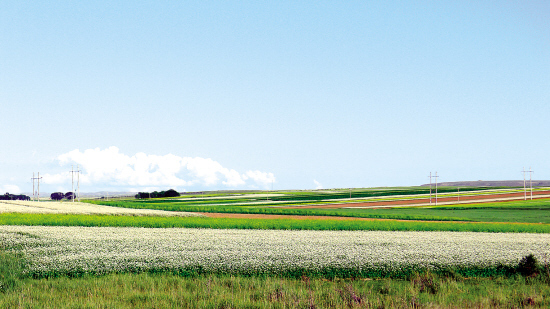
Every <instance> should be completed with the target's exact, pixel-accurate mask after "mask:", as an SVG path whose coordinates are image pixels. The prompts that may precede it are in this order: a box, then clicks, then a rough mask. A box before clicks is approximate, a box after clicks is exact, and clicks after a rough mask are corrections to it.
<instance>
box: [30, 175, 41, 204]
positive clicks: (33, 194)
mask: <svg viewBox="0 0 550 309" xmlns="http://www.w3.org/2000/svg"><path fill="white" fill-rule="evenodd" d="M31 179H32V199H33V200H34V197H35V194H37V196H36V201H37V202H40V179H42V177H40V172H38V177H34V173H32V178H31ZM35 179H36V180H37V182H38V193H36V192H35V191H34V180H35Z"/></svg>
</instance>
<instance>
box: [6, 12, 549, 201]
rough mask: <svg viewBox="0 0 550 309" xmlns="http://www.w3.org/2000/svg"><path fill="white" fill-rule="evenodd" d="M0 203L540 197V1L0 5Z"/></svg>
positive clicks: (545, 51)
mask: <svg viewBox="0 0 550 309" xmlns="http://www.w3.org/2000/svg"><path fill="white" fill-rule="evenodd" d="M0 29H2V30H1V31H0V46H1V47H0V112H1V114H2V117H0V118H1V119H0V138H1V140H2V148H1V151H0V191H10V192H13V193H15V192H30V191H32V182H31V180H30V178H31V177H32V173H33V172H40V173H41V175H44V177H45V178H44V179H43V182H42V184H41V190H44V191H45V192H53V191H58V190H60V191H68V190H70V188H71V183H70V174H69V172H68V171H69V170H70V169H71V165H76V164H79V165H80V166H81V167H82V174H81V175H82V177H83V178H82V180H83V183H82V184H81V190H83V191H89V192H93V191H99V190H109V191H127V190H134V191H138V190H146V189H166V188H170V187H175V188H177V189H178V190H181V191H184V190H186V191H193V190H217V189H249V188H260V189H270V188H271V187H272V186H273V188H274V189H314V188H317V187H324V188H343V187H373V186H394V185H419V184H423V183H427V182H428V181H429V179H428V177H427V176H428V175H429V172H430V171H431V172H435V171H438V174H439V175H440V176H441V177H440V181H459V180H478V179H483V180H503V179H522V177H523V176H522V174H521V173H520V171H521V169H522V168H523V167H524V166H525V167H526V168H528V167H529V166H531V167H532V168H533V170H534V171H535V173H534V174H533V176H534V178H535V179H550V161H549V158H550V157H549V154H550V143H549V142H548V132H550V124H549V121H548V118H549V116H550V3H549V2H547V1H393V2H390V1H347V2H344V3H343V2H342V1H302V2H298V1H249V2H248V1H163V2H161V1H115V2H112V1H90V2H86V3H81V2H74V1H2V3H0Z"/></svg>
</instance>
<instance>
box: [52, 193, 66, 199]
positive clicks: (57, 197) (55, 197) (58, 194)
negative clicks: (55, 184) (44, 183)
mask: <svg viewBox="0 0 550 309" xmlns="http://www.w3.org/2000/svg"><path fill="white" fill-rule="evenodd" d="M64 197H65V194H63V192H54V193H52V194H50V198H51V199H52V200H55V201H59V200H62V199H63V198H64Z"/></svg>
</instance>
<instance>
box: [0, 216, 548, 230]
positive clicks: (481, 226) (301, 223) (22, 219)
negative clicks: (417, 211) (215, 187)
mask: <svg viewBox="0 0 550 309" xmlns="http://www.w3.org/2000/svg"><path fill="white" fill-rule="evenodd" d="M0 225H46V226H121V227H152V228H171V227H186V228H214V229H276V230H348V231H354V230H367V231H456V232H492V233H550V225H549V224H533V223H485V222H428V221H413V220H410V221H397V220H330V219H326V220H324V219H315V220H314V219H312V220H300V219H237V218H196V217H140V216H110V215H73V214H66V215H65V214H19V213H7V214H0Z"/></svg>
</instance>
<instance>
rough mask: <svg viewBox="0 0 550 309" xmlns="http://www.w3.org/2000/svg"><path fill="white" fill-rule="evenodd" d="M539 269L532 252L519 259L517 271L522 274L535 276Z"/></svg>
mask: <svg viewBox="0 0 550 309" xmlns="http://www.w3.org/2000/svg"><path fill="white" fill-rule="evenodd" d="M538 270H539V262H538V261H537V258H536V257H535V256H534V255H533V254H529V255H527V256H525V257H523V258H522V259H521V261H519V264H518V267H517V271H518V272H519V273H520V274H522V275H523V276H526V277H530V276H536V275H537V274H538Z"/></svg>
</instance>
